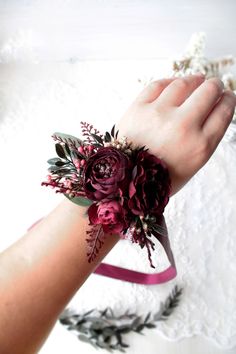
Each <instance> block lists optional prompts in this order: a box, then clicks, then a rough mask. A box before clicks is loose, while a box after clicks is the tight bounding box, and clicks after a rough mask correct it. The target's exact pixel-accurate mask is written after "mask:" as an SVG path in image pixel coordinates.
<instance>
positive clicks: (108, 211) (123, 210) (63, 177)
mask: <svg viewBox="0 0 236 354" xmlns="http://www.w3.org/2000/svg"><path fill="white" fill-rule="evenodd" d="M81 127H82V135H83V136H84V139H83V140H80V139H78V138H76V137H74V136H71V135H66V134H62V133H54V134H53V135H52V137H53V139H54V141H55V142H56V145H55V148H56V153H57V155H58V157H55V158H52V159H50V160H48V163H49V165H50V166H49V168H48V171H49V174H48V176H47V178H46V181H44V182H42V185H44V186H51V187H52V188H54V189H55V191H56V193H63V194H64V195H65V196H66V197H67V198H68V199H70V200H71V201H72V202H74V203H76V204H78V205H81V206H84V207H87V212H86V214H87V216H88V219H89V226H90V228H89V229H88V230H87V238H86V241H87V245H88V252H87V256H88V261H89V262H91V261H93V260H94V259H95V258H96V256H97V254H98V252H99V249H100V248H101V247H102V245H103V243H104V239H105V237H109V234H119V236H120V238H123V239H129V240H131V241H132V242H133V243H138V244H139V246H140V247H141V248H144V247H146V249H147V253H148V259H149V262H150V266H151V267H152V268H155V267H154V265H153V263H152V259H151V250H154V249H155V244H154V242H153V240H152V237H155V238H156V239H157V240H159V242H161V244H162V246H163V247H164V249H165V251H166V253H167V256H168V258H169V260H170V261H171V263H172V264H174V260H173V255H172V252H171V249H170V245H169V241H168V233H167V228H166V224H165V220H164V216H163V212H164V209H165V206H166V204H167V203H168V201H169V196H170V192H171V181H170V176H169V172H168V169H167V167H166V165H165V163H164V162H163V161H162V160H161V159H159V158H158V157H156V156H154V155H152V154H150V153H149V152H148V149H147V148H145V146H142V147H139V146H134V145H133V143H132V142H129V141H128V139H127V138H126V137H122V138H119V137H118V133H119V131H115V126H113V128H112V130H111V132H110V133H109V132H106V133H105V134H104V135H103V134H100V132H99V131H98V130H97V129H95V128H94V127H93V125H91V124H88V123H86V122H81Z"/></svg>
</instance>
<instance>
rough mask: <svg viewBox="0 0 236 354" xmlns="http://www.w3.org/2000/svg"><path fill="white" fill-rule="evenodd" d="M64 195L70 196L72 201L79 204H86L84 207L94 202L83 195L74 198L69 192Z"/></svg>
mask: <svg viewBox="0 0 236 354" xmlns="http://www.w3.org/2000/svg"><path fill="white" fill-rule="evenodd" d="M64 196H65V197H66V198H68V199H69V200H70V201H71V202H73V203H75V204H77V205H80V206H84V207H87V206H90V205H91V204H93V201H92V200H90V199H87V198H83V197H74V198H71V197H69V195H67V194H64Z"/></svg>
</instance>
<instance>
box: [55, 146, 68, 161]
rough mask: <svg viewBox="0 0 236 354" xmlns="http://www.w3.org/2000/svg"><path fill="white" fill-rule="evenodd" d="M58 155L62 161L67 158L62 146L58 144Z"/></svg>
mask: <svg viewBox="0 0 236 354" xmlns="http://www.w3.org/2000/svg"><path fill="white" fill-rule="evenodd" d="M55 148H56V152H57V155H58V156H59V157H61V158H62V159H65V158H66V154H65V150H64V148H63V146H62V145H61V144H56V146H55Z"/></svg>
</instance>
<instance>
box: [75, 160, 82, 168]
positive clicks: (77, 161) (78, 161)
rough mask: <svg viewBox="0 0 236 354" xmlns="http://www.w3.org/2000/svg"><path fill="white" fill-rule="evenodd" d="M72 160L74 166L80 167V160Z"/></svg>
mask: <svg viewBox="0 0 236 354" xmlns="http://www.w3.org/2000/svg"><path fill="white" fill-rule="evenodd" d="M73 162H74V165H75V167H76V168H80V164H81V163H80V160H74V161H73Z"/></svg>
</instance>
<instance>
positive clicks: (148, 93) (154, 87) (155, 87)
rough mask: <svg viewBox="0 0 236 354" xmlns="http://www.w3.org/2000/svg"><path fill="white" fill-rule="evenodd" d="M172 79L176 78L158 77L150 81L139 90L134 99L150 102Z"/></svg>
mask: <svg viewBox="0 0 236 354" xmlns="http://www.w3.org/2000/svg"><path fill="white" fill-rule="evenodd" d="M174 80H176V78H175V77H172V78H169V79H160V80H156V81H153V82H151V83H150V84H149V85H147V86H146V87H145V88H144V89H143V90H142V91H141V92H140V94H139V95H138V96H137V98H136V99H135V101H136V102H137V101H139V102H142V103H152V102H153V101H154V100H156V99H157V98H158V97H159V95H160V94H161V92H162V91H163V90H164V89H165V88H166V87H167V86H168V85H169V84H170V83H171V82H173V81H174Z"/></svg>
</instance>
